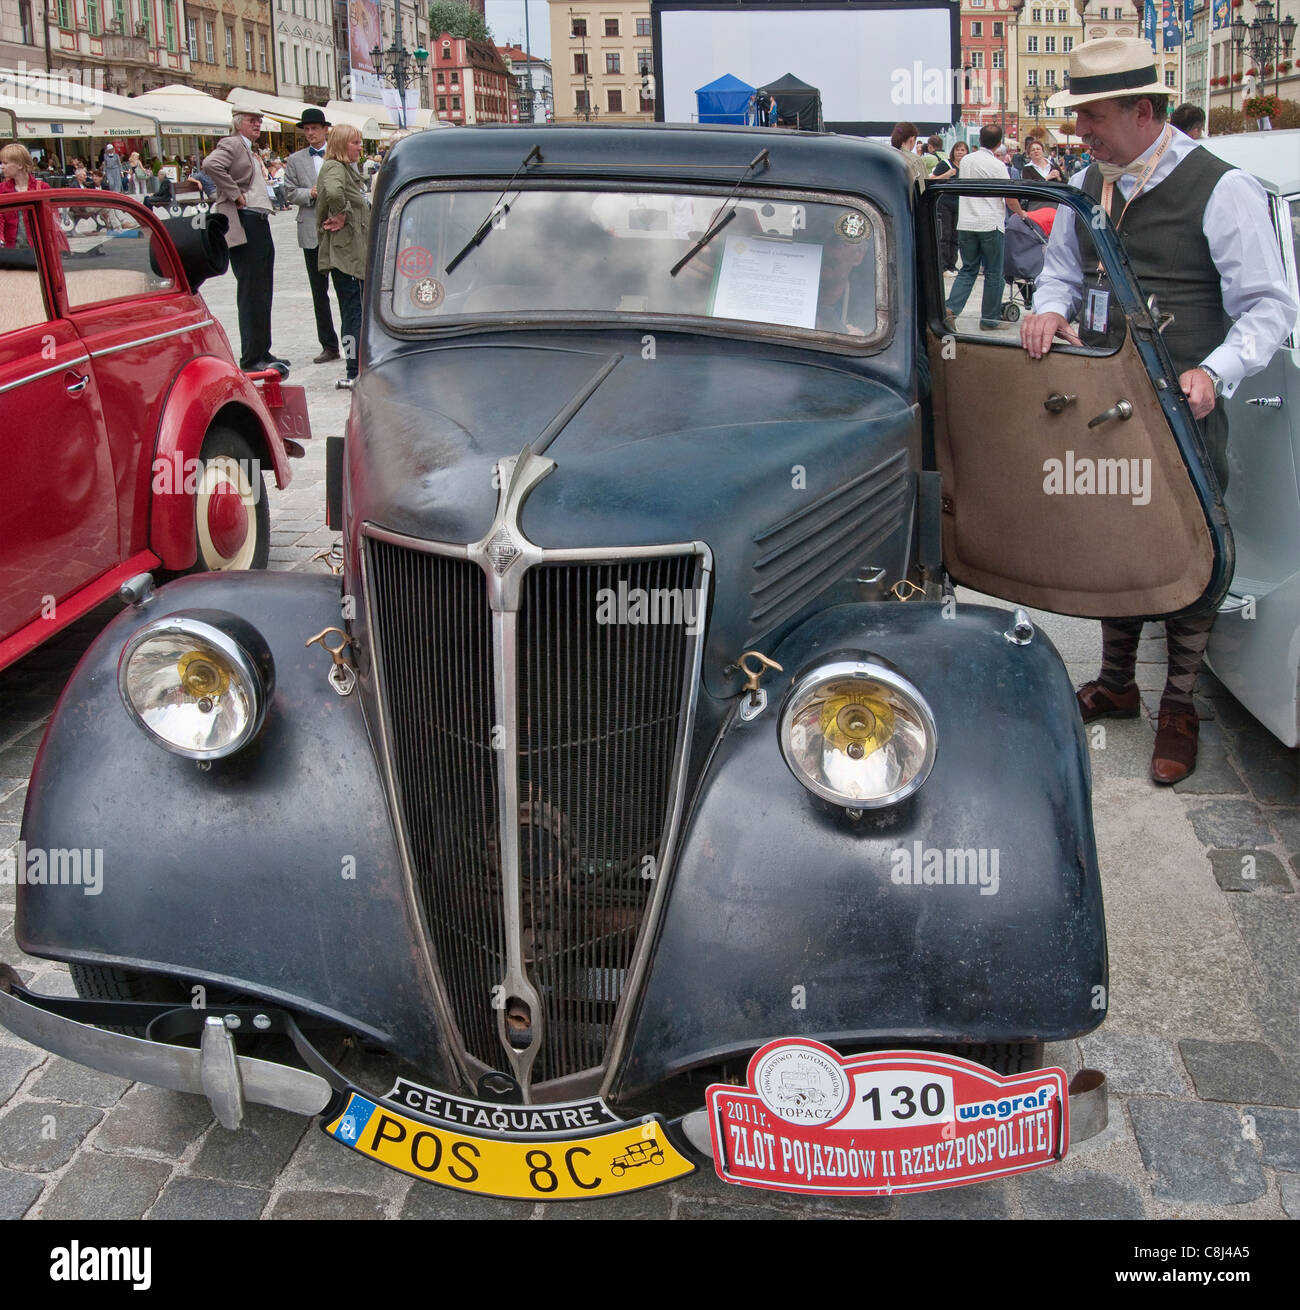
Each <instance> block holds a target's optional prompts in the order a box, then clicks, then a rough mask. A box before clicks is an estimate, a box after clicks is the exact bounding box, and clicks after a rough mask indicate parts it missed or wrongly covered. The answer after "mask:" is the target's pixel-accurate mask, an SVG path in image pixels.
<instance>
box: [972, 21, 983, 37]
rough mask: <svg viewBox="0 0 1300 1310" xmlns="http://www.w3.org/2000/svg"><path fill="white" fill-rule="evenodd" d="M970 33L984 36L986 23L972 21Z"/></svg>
mask: <svg viewBox="0 0 1300 1310" xmlns="http://www.w3.org/2000/svg"><path fill="white" fill-rule="evenodd" d="M970 34H971V36H983V35H984V24H983V23H972V24H971V25H970Z"/></svg>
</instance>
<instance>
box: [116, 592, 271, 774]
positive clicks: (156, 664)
mask: <svg viewBox="0 0 1300 1310" xmlns="http://www.w3.org/2000/svg"><path fill="white" fill-rule="evenodd" d="M214 620H215V621H214ZM274 682H275V672H274V665H273V663H272V661H271V653H270V651H269V649H267V646H266V642H265V640H264V639H263V638H262V636H261V634H260V633H259V632H258V631H257V630H256V629H255V628H253V627H252V626H251V625H250V624H247V623H245V622H244V621H243V620H242V619H239V618H236V617H235V616H234V615H225V614H220V613H214V612H213V611H198V610H195V611H189V612H181V613H177V614H169V615H168V616H167V617H166V618H162V619H158V620H157V621H155V622H153V623H149V624H146V625H145V626H144V627H143V628H141V629H140V630H139V632H137V633H136V634H135V635H134V636H133V637H132V638H131V640H130V641H128V642H127V644H126V649H125V650H123V652H122V656H121V659H120V660H119V661H118V665H117V686H118V690H119V691H120V692H121V694H122V701H123V703H124V704H125V705H126V708H127V710H128V711H129V712H130V713H131V715H132V717H133V718H134V719H135V721H136V722H137V723H138V724H139V725H140V726H141V727H142V728H143V729H144V730H145V732H147V733H148V734H149V736H150V737H152V738H153V739H154V740H155V741H156V742H157V743H158V745H160V746H162V747H163V748H164V749H166V750H169V751H173V752H174V753H175V754H177V755H184V756H186V757H187V758H188V759H192V760H217V759H221V758H222V757H223V756H226V755H233V754H234V753H235V752H236V751H238V750H242V749H243V748H244V747H245V746H247V745H248V743H249V742H250V741H252V740H253V738H254V737H256V736H257V733H258V731H259V730H260V728H261V726H262V721H263V719H264V718H265V717H266V707H267V703H268V702H269V700H270V697H271V691H272V690H273V687H274Z"/></svg>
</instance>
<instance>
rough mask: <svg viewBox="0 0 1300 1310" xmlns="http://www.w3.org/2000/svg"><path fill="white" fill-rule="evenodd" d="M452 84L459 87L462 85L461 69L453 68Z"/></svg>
mask: <svg viewBox="0 0 1300 1310" xmlns="http://www.w3.org/2000/svg"><path fill="white" fill-rule="evenodd" d="M451 84H452V86H459V85H460V69H459V68H453V69H452V70H451Z"/></svg>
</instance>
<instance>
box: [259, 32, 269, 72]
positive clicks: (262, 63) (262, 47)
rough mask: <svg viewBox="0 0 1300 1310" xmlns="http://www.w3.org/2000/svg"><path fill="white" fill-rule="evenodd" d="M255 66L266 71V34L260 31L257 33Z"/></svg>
mask: <svg viewBox="0 0 1300 1310" xmlns="http://www.w3.org/2000/svg"><path fill="white" fill-rule="evenodd" d="M257 66H258V68H259V69H260V70H261V71H262V72H263V73H265V72H267V71H268V70H267V67H266V35H265V34H264V33H262V32H259V33H258V34H257Z"/></svg>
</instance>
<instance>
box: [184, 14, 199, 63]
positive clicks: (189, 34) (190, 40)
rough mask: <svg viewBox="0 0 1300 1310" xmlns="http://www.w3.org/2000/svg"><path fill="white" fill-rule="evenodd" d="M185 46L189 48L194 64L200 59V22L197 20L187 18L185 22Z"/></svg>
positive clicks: (191, 61)
mask: <svg viewBox="0 0 1300 1310" xmlns="http://www.w3.org/2000/svg"><path fill="white" fill-rule="evenodd" d="M185 44H186V45H187V46H189V51H190V63H193V62H194V61H195V60H196V59H197V58H198V57H199V20H198V19H197V18H187V19H186V20H185Z"/></svg>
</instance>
